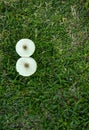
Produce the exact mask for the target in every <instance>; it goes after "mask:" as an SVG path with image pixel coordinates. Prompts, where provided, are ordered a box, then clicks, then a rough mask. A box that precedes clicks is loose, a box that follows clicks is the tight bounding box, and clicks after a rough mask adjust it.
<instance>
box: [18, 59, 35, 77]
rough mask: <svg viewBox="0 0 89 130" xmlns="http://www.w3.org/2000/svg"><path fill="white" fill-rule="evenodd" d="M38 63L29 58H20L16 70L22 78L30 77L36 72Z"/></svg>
mask: <svg viewBox="0 0 89 130" xmlns="http://www.w3.org/2000/svg"><path fill="white" fill-rule="evenodd" d="M36 69H37V63H36V61H35V60H34V59H33V58H31V57H29V58H19V59H18V61H17V62H16V70H17V72H18V73H19V74H20V75H22V76H30V75H32V74H34V73H35V72H36Z"/></svg>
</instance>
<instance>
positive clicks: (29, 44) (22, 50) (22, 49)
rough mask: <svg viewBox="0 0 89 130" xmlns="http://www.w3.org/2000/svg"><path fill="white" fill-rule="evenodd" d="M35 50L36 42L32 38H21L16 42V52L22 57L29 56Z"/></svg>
mask: <svg viewBox="0 0 89 130" xmlns="http://www.w3.org/2000/svg"><path fill="white" fill-rule="evenodd" d="M34 51H35V44H34V42H33V41H32V40H30V39H21V40H19V41H18V42H17V44H16V52H17V53H18V55H20V56H21V57H29V56H31V55H32V54H33V53H34Z"/></svg>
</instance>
